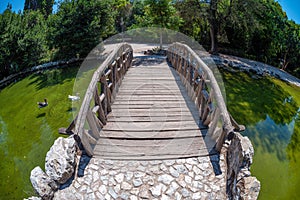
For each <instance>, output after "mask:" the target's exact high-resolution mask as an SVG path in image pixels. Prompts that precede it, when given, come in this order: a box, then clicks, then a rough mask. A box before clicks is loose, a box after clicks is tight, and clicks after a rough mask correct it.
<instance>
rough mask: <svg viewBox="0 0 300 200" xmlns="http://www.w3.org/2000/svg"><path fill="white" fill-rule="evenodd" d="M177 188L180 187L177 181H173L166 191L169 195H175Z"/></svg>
mask: <svg viewBox="0 0 300 200" xmlns="http://www.w3.org/2000/svg"><path fill="white" fill-rule="evenodd" d="M177 188H179V185H178V184H177V183H176V182H172V183H171V185H170V188H169V189H168V190H167V191H166V194H167V195H169V196H173V194H174V193H175V192H176V190H177Z"/></svg>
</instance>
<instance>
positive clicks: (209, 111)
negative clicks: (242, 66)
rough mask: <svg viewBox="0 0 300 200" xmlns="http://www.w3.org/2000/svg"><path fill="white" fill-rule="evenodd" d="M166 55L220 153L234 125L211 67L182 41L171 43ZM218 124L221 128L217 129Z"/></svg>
mask: <svg viewBox="0 0 300 200" xmlns="http://www.w3.org/2000/svg"><path fill="white" fill-rule="evenodd" d="M167 58H168V60H169V61H170V62H171V64H172V66H173V67H174V68H175V69H176V70H177V71H178V73H179V74H180V77H181V80H182V82H183V84H184V85H185V87H186V88H187V91H188V95H189V96H190V97H191V98H192V100H193V101H194V102H195V104H196V105H197V106H198V108H199V117H200V119H201V120H202V123H203V125H204V126H207V127H208V133H207V134H208V135H209V136H210V138H212V139H214V140H215V141H216V150H217V151H219V152H220V150H221V148H222V146H223V143H224V141H225V138H226V136H227V135H228V134H229V133H231V132H233V131H234V126H233V125H232V121H231V117H230V114H229V113H228V111H227V107H226V104H225V101H224V98H223V96H222V93H221V90H220V88H219V85H218V83H217V80H216V78H215V76H214V74H213V72H212V70H211V69H210V68H209V67H208V66H207V65H206V64H205V63H204V62H203V61H202V60H201V59H200V57H199V56H198V55H197V54H196V53H195V52H194V51H193V50H192V49H191V48H190V47H189V46H187V45H185V44H182V43H173V44H171V45H170V46H169V47H168V50H167ZM220 122H221V123H220ZM220 124H221V125H222V127H221V128H220V127H219V128H218V126H220Z"/></svg>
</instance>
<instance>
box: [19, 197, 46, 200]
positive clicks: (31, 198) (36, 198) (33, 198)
mask: <svg viewBox="0 0 300 200" xmlns="http://www.w3.org/2000/svg"><path fill="white" fill-rule="evenodd" d="M23 200H42V198H41V197H34V196H32V197H28V198H27V199H23Z"/></svg>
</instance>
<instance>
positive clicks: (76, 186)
mask: <svg viewBox="0 0 300 200" xmlns="http://www.w3.org/2000/svg"><path fill="white" fill-rule="evenodd" d="M80 186H81V185H80V184H79V183H78V182H77V181H76V182H75V183H74V187H75V188H76V189H78V188H79V187H80Z"/></svg>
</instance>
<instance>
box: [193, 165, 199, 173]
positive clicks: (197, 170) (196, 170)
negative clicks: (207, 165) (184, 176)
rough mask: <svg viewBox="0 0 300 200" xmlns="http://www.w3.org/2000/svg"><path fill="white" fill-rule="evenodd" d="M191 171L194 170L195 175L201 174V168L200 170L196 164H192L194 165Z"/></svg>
mask: <svg viewBox="0 0 300 200" xmlns="http://www.w3.org/2000/svg"><path fill="white" fill-rule="evenodd" d="M193 171H194V172H195V173H196V174H197V175H199V174H201V170H200V169H199V168H198V167H197V166H194V167H193Z"/></svg>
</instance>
